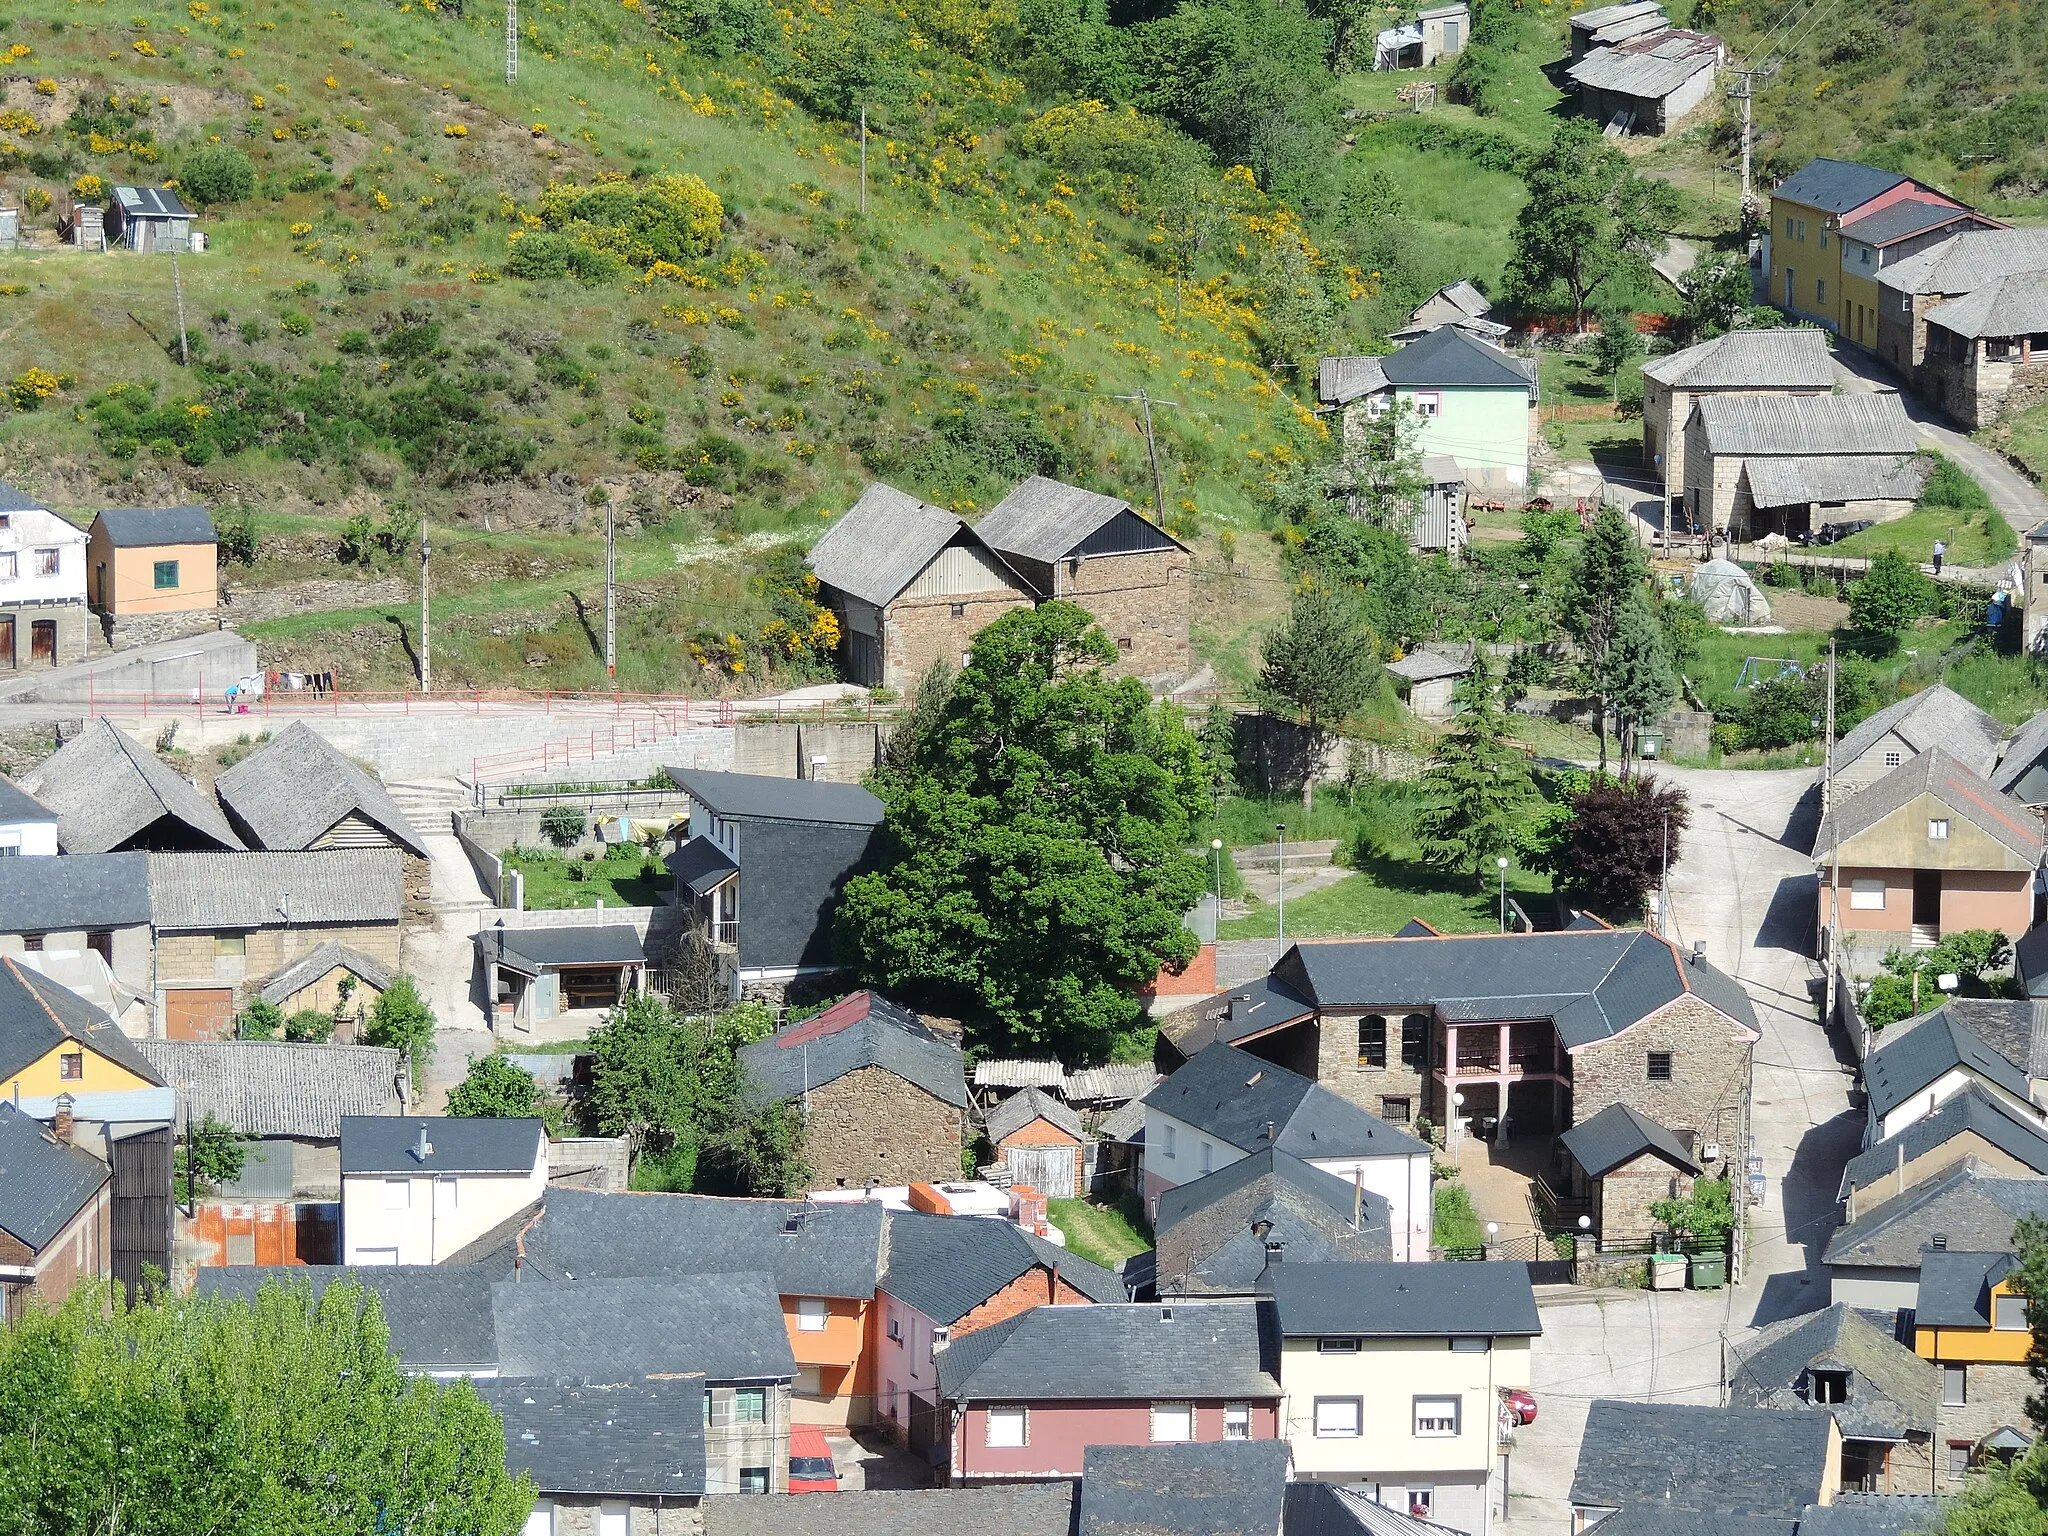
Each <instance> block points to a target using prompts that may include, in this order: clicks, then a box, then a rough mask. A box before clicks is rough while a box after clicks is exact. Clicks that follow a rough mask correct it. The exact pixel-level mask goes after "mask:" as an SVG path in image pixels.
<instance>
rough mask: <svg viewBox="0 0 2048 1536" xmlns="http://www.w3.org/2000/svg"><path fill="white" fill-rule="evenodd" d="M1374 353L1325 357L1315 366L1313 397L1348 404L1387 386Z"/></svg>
mask: <svg viewBox="0 0 2048 1536" xmlns="http://www.w3.org/2000/svg"><path fill="white" fill-rule="evenodd" d="M1385 361H1386V360H1385V359H1384V358H1378V357H1326V358H1324V359H1323V360H1322V362H1321V363H1320V364H1319V365H1317V368H1316V398H1317V399H1318V400H1320V401H1321V402H1322V403H1323V404H1325V405H1348V404H1349V403H1350V402H1351V401H1353V400H1356V399H1358V398H1360V397H1361V396H1363V395H1371V394H1377V393H1378V392H1379V391H1380V390H1383V389H1385V388H1387V371H1386V369H1385V368H1384V367H1382V366H1381V365H1382V364H1383V363H1384V362H1385Z"/></svg>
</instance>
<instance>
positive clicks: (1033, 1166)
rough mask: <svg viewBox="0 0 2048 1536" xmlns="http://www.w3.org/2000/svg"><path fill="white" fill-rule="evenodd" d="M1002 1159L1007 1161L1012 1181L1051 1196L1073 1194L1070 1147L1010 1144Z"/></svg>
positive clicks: (1072, 1160) (1065, 1196)
mask: <svg viewBox="0 0 2048 1536" xmlns="http://www.w3.org/2000/svg"><path fill="white" fill-rule="evenodd" d="M1003 1161H1004V1162H1006V1163H1008V1164H1009V1167H1010V1182H1011V1184H1012V1185H1017V1184H1028V1185H1030V1186H1031V1187H1032V1188H1033V1189H1035V1190H1037V1191H1038V1192H1039V1193H1040V1194H1041V1195H1045V1196H1047V1197H1049V1198H1051V1199H1054V1200H1071V1199H1073V1198H1074V1196H1075V1193H1076V1191H1075V1189H1074V1149H1073V1148H1072V1147H1009V1148H1006V1149H1005V1150H1004V1154H1003Z"/></svg>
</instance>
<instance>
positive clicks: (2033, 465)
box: [1991, 401, 2048, 480]
mask: <svg viewBox="0 0 2048 1536" xmlns="http://www.w3.org/2000/svg"><path fill="white" fill-rule="evenodd" d="M1991 435H1992V437H1993V438H1994V440H2002V445H2003V446H2004V447H2005V448H2006V450H2007V451H2008V452H2010V453H2012V454H2013V455H2014V456H2015V457H2017V458H2018V459H2019V460H2020V461H2021V462H2022V463H2024V464H2025V465H2026V466H2027V468H2029V469H2031V470H2032V471H2033V472H2034V476H2035V478H2036V479H2044V480H2048V401H2044V402H2042V403H2041V404H2040V405H2035V406H2030V407H2028V408H2027V409H2026V410H2024V411H2021V412H2020V413H2019V415H2017V416H2015V417H2013V418H2012V420H2011V421H2008V422H2005V423H2003V424H2002V425H2000V426H1999V427H1998V429H1997V431H1996V432H1995V433H1993V434H1991Z"/></svg>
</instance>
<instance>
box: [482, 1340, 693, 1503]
mask: <svg viewBox="0 0 2048 1536" xmlns="http://www.w3.org/2000/svg"><path fill="white" fill-rule="evenodd" d="M477 1390H478V1391H479V1392H480V1393H481V1394H482V1395H483V1399H484V1401H485V1402H487V1403H489V1404H490V1405H491V1410H492V1411H493V1412H494V1413H496V1414H497V1415H498V1417H499V1419H500V1420H502V1421H503V1423H504V1425H505V1470H506V1471H508V1472H510V1473H511V1474H512V1475H513V1476H514V1477H518V1476H520V1475H521V1474H522V1473H523V1474H524V1475H525V1476H527V1477H529V1478H531V1479H532V1480H533V1487H534V1492H535V1493H536V1494H537V1495H538V1497H537V1498H535V1500H534V1502H533V1509H532V1510H531V1511H530V1512H529V1513H528V1514H527V1517H526V1524H525V1525H524V1526H523V1527H521V1536H699V1533H700V1532H701V1531H702V1529H703V1511H702V1504H703V1497H704V1481H705V1479H704V1470H705V1455H704V1421H705V1418H706V1415H705V1411H704V1406H705V1396H706V1393H705V1385H704V1378H703V1377H702V1376H700V1375H696V1374H690V1375H682V1376H668V1377H663V1378H662V1379H660V1380H656V1381H624V1382H604V1383H595V1382H580V1381H556V1380H550V1379H548V1378H544V1377H505V1376H501V1377H499V1378H497V1379H496V1380H494V1381H487V1382H482V1383H480V1384H479V1385H478V1388H477Z"/></svg>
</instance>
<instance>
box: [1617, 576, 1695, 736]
mask: <svg viewBox="0 0 2048 1536" xmlns="http://www.w3.org/2000/svg"><path fill="white" fill-rule="evenodd" d="M1602 674H1603V675H1602V686H1601V692H1602V693H1604V694H1605V695H1606V697H1607V701H1608V704H1609V706H1610V707H1611V708H1612V709H1613V711H1614V718H1615V719H1616V720H1617V721H1618V722H1619V723H1620V726H1621V771H1622V772H1623V773H1624V774H1626V773H1627V772H1628V770H1629V767H1630V765H1631V764H1632V763H1633V762H1634V761H1635V757H1636V739H1637V736H1638V733H1640V732H1641V731H1642V729H1643V728H1644V727H1645V726H1649V725H1654V724H1656V723H1657V721H1658V720H1660V719H1662V718H1663V715H1664V711H1666V710H1667V709H1669V708H1670V707H1671V705H1672V702H1673V701H1674V700H1676V699H1677V697H1678V674H1677V672H1676V671H1674V670H1673V669H1672V666H1671V653H1670V651H1669V650H1668V648H1667V647H1666V645H1665V643H1664V629H1663V626H1662V625H1660V624H1659V623H1658V622H1657V615H1656V613H1655V612H1654V611H1653V610H1652V609H1651V607H1650V598H1649V594H1648V593H1647V592H1646V591H1645V590H1644V589H1643V588H1641V587H1637V588H1636V589H1635V591H1634V592H1632V593H1630V594H1629V597H1628V600H1627V601H1626V602H1624V603H1623V604H1622V607H1621V612H1620V614H1619V615H1618V616H1617V617H1616V619H1615V623H1614V639H1613V640H1612V641H1611V642H1610V643H1609V645H1608V647H1607V654H1606V657H1605V658H1604V661H1603V666H1602Z"/></svg>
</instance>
